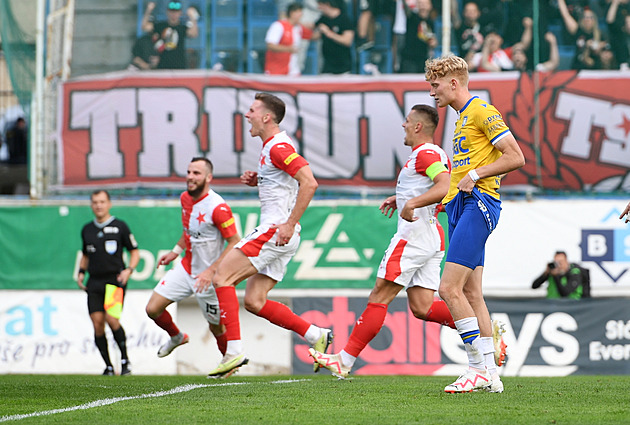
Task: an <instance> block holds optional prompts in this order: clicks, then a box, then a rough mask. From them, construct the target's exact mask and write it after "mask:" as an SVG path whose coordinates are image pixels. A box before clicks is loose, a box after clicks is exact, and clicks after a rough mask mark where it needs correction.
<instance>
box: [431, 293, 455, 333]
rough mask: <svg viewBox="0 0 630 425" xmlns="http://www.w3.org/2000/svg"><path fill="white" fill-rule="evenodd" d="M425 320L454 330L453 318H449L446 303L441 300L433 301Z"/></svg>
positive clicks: (449, 313)
mask: <svg viewBox="0 0 630 425" xmlns="http://www.w3.org/2000/svg"><path fill="white" fill-rule="evenodd" d="M427 320H428V321H429V322H435V323H439V324H440V325H444V326H448V327H449V328H453V329H455V322H454V321H453V316H451V312H450V311H449V309H448V307H447V306H446V303H445V302H444V301H442V300H438V299H437V298H436V299H434V300H433V304H431V307H429V311H428V312H427Z"/></svg>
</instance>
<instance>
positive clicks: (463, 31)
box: [453, 0, 483, 63]
mask: <svg viewBox="0 0 630 425" xmlns="http://www.w3.org/2000/svg"><path fill="white" fill-rule="evenodd" d="M462 17H463V19H457V20H455V21H454V22H453V28H455V36H456V43H457V46H458V49H459V56H461V57H462V58H464V59H465V60H466V62H468V63H470V61H471V59H472V57H473V56H474V54H475V53H477V52H480V51H481V47H482V46H483V34H482V32H481V23H480V22H479V18H480V17H481V11H480V10H479V6H478V5H477V3H475V2H474V1H472V0H471V1H467V2H466V3H465V4H464V9H463V11H462Z"/></svg>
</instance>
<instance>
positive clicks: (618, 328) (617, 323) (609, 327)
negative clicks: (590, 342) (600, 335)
mask: <svg viewBox="0 0 630 425" xmlns="http://www.w3.org/2000/svg"><path fill="white" fill-rule="evenodd" d="M606 338H608V339H630V320H628V321H627V322H626V323H624V322H623V320H609V321H608V322H606Z"/></svg>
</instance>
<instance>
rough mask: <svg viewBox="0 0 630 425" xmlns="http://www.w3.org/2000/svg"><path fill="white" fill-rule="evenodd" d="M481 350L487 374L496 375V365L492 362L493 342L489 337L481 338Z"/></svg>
mask: <svg viewBox="0 0 630 425" xmlns="http://www.w3.org/2000/svg"><path fill="white" fill-rule="evenodd" d="M481 349H482V352H483V358H484V361H485V363H486V367H487V368H488V372H490V373H491V374H493V375H494V374H496V373H497V365H496V363H495V362H494V341H493V340H492V337H491V336H484V337H481Z"/></svg>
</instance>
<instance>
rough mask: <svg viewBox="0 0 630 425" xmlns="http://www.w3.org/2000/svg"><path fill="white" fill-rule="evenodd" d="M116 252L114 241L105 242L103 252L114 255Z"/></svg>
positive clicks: (116, 244)
mask: <svg viewBox="0 0 630 425" xmlns="http://www.w3.org/2000/svg"><path fill="white" fill-rule="evenodd" d="M117 250H118V242H116V241H105V251H107V253H108V254H110V255H114V254H115V253H116V251H117Z"/></svg>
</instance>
